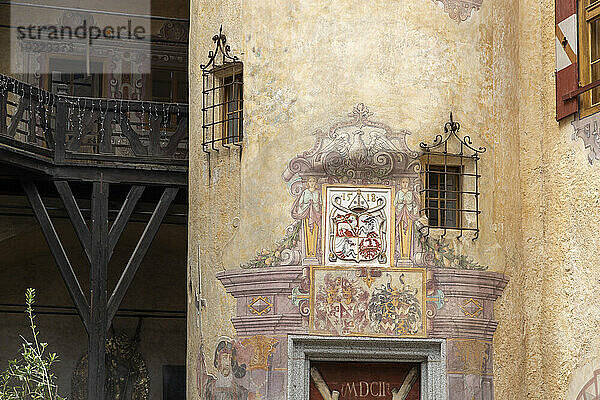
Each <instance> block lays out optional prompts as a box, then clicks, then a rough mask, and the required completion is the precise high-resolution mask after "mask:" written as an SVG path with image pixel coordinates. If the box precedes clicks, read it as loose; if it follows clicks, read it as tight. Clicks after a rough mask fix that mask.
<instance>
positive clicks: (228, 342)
mask: <svg viewBox="0 0 600 400" xmlns="http://www.w3.org/2000/svg"><path fill="white" fill-rule="evenodd" d="M280 342H281V338H276V337H269V336H265V335H255V336H251V337H247V338H238V339H231V338H228V337H221V338H219V340H218V344H217V347H216V349H215V353H214V356H213V359H212V360H211V363H212V365H213V366H214V368H215V369H216V373H215V374H211V373H209V372H208V371H207V368H206V366H207V364H206V361H205V357H204V355H203V352H200V355H199V358H198V388H199V393H200V396H201V398H202V399H203V400H204V399H206V400H259V399H282V398H284V397H285V394H284V388H285V368H282V367H283V366H284V365H285V364H284V362H285V358H286V354H285V351H284V349H283V348H281V346H280ZM284 347H285V346H284ZM282 351H283V353H282ZM280 353H281V354H280Z"/></svg>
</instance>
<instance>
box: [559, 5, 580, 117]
mask: <svg viewBox="0 0 600 400" xmlns="http://www.w3.org/2000/svg"><path fill="white" fill-rule="evenodd" d="M559 1H560V0H557V2H559ZM577 73H578V72H577V64H571V65H569V66H568V67H566V68H563V69H561V70H560V71H558V72H557V73H556V120H557V121H558V120H561V119H563V118H564V117H567V116H569V115H571V114H574V113H576V112H577V110H578V105H579V103H578V99H577V98H576V97H575V98H571V99H568V100H563V96H567V97H568V94H569V93H570V92H572V91H575V90H577V89H578V88H579V83H578V77H577Z"/></svg>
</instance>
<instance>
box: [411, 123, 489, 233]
mask: <svg viewBox="0 0 600 400" xmlns="http://www.w3.org/2000/svg"><path fill="white" fill-rule="evenodd" d="M459 130H460V124H459V123H458V122H456V121H454V119H453V118H452V113H450V121H448V122H446V124H445V125H444V135H445V137H444V135H440V134H438V135H436V137H435V140H434V141H433V143H431V144H426V143H424V142H421V143H420V144H419V147H420V148H421V150H422V151H423V158H422V161H423V168H422V169H421V172H422V174H423V183H424V185H423V187H422V189H421V190H420V194H421V198H422V199H423V200H424V201H423V202H422V203H421V204H422V208H421V209H420V213H421V214H423V213H425V215H427V217H428V224H427V225H425V226H423V227H422V228H421V231H422V232H423V230H425V233H424V235H425V236H427V235H429V229H430V228H438V229H443V233H442V237H444V236H445V235H446V233H447V231H448V230H457V231H459V232H460V234H459V236H458V237H457V238H459V239H460V238H461V237H462V236H463V231H473V232H474V236H473V240H475V239H477V238H478V237H479V214H481V211H480V210H479V195H480V192H479V179H480V178H481V174H480V173H479V168H478V165H477V164H478V161H479V159H480V155H481V154H482V153H484V152H485V151H486V148H485V147H478V148H475V146H474V145H473V141H472V140H471V137H470V136H468V135H465V136H463V137H462V138H461V137H459V136H458V131H459ZM451 138H454V140H455V141H456V142H457V144H456V145H452V144H451V145H450V146H449V142H450V139H451ZM452 150H455V151H452ZM456 150H458V151H456ZM442 180H443V182H442ZM430 200H431V201H430ZM434 214H435V217H434ZM468 215H474V216H475V218H474V221H469V220H472V219H473V218H470V217H469V216H468ZM453 222H454V223H453Z"/></svg>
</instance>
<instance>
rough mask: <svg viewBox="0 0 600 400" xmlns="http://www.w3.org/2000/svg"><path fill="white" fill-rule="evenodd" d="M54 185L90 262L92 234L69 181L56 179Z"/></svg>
mask: <svg viewBox="0 0 600 400" xmlns="http://www.w3.org/2000/svg"><path fill="white" fill-rule="evenodd" d="M54 186H56V189H57V190H58V194H60V197H61V199H62V201H63V203H64V205H65V209H66V210H67V214H69V218H70V219H71V223H72V224H73V228H75V232H76V233H77V237H78V238H79V241H80V242H81V246H82V247H83V251H85V255H86V256H87V258H88V260H90V262H91V261H92V256H91V248H92V234H91V233H90V230H89V229H88V226H87V224H86V223H85V219H83V215H82V214H81V210H80V209H79V206H78V205H77V201H76V200H75V197H74V196H73V192H72V191H71V188H70V187H69V183H68V182H67V181H56V182H54Z"/></svg>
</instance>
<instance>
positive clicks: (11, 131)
mask: <svg viewBox="0 0 600 400" xmlns="http://www.w3.org/2000/svg"><path fill="white" fill-rule="evenodd" d="M27 104H29V100H28V99H27V98H26V97H21V101H19V105H18V106H17V111H16V112H15V113H14V114H13V116H12V117H11V118H10V125H9V126H8V133H7V135H8V136H10V137H14V136H15V134H16V133H17V127H18V126H19V122H21V119H22V118H23V113H24V112H25V108H26V107H27Z"/></svg>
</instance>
